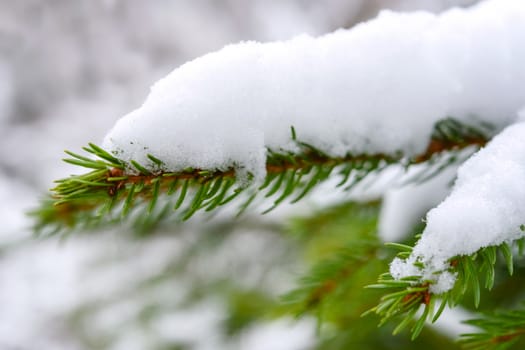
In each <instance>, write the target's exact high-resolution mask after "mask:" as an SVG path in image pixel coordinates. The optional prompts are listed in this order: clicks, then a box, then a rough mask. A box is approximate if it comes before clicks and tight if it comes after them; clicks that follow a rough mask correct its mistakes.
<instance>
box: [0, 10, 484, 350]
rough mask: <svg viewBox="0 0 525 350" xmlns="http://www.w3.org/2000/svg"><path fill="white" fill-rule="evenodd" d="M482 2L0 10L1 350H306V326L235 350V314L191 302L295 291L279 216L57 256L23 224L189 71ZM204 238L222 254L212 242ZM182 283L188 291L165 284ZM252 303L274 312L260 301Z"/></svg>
mask: <svg viewBox="0 0 525 350" xmlns="http://www.w3.org/2000/svg"><path fill="white" fill-rule="evenodd" d="M474 2H475V1H468V0H463V1H461V0H326V1H315V0H250V1H247V0H223V1H215V0H187V1H186V0H171V1H170V0H150V1H142V0H79V1H70V0H17V1H11V0H0V140H1V145H2V147H0V222H1V225H0V305H1V306H0V349H1V350H3V349H19V350H25V349H92V348H93V349H186V348H188V349H308V348H310V347H312V346H313V344H314V334H315V323H314V322H313V321H312V322H310V321H309V320H303V321H301V322H297V323H292V322H290V323H287V322H284V321H282V320H281V321H279V322H270V321H268V322H263V323H258V324H257V325H254V326H250V327H247V328H246V329H244V331H243V332H242V333H241V334H240V335H239V336H237V337H236V338H227V337H225V336H224V333H228V332H234V331H235V324H232V323H231V322H230V323H228V322H227V321H228V318H227V317H228V316H227V313H226V310H227V308H228V306H227V305H225V304H224V302H223V300H222V299H214V298H213V297H206V298H197V297H195V295H196V294H199V293H198V290H199V288H200V290H201V291H209V290H210V289H214V290H217V292H218V293H219V294H220V293H227V290H228V288H229V287H228V283H229V282H225V281H223V280H221V281H218V280H216V278H215V277H216V276H227V275H233V276H235V277H236V282H235V283H236V284H237V285H242V286H244V287H245V289H246V290H250V288H252V289H257V288H261V287H260V286H261V285H265V284H266V285H268V284H270V285H272V286H273V289H274V290H272V291H270V292H271V293H278V292H282V291H283V290H286V288H287V287H289V286H290V283H291V282H289V276H290V275H289V274H290V273H291V272H290V271H293V269H294V264H295V263H294V261H293V254H292V253H290V247H288V246H287V243H286V242H285V241H284V240H283V239H281V238H280V237H279V236H278V235H275V234H274V233H273V232H274V231H276V230H279V225H280V224H281V221H280V219H279V215H275V216H274V217H272V219H267V218H266V217H265V218H262V219H261V218H260V217H257V216H254V217H252V219H251V220H247V221H244V222H242V223H239V225H235V226H232V225H229V224H228V223H223V226H219V227H214V228H213V229H212V228H209V227H208V228H205V227H204V228H201V227H199V228H197V227H188V226H185V227H176V228H173V227H172V228H169V229H167V228H161V229H160V232H158V233H157V234H155V235H154V236H149V237H147V239H140V238H139V237H137V235H133V234H131V233H129V232H121V231H119V230H118V229H116V230H115V229H114V230H111V232H101V233H89V234H86V235H75V236H72V237H68V238H67V239H66V240H64V241H63V242H62V241H60V239H58V238H56V239H55V238H51V239H35V238H33V237H32V233H31V230H30V225H31V223H30V221H29V220H28V219H27V218H26V217H25V215H24V212H25V211H27V210H28V209H30V208H32V207H34V206H35V205H36V204H37V200H38V199H39V198H41V197H42V196H43V194H44V193H45V192H46V190H47V189H48V188H49V187H51V186H52V181H53V180H54V179H57V178H61V177H64V176H67V175H68V174H69V173H71V172H74V171H76V169H73V168H71V167H69V166H68V165H67V164H65V163H63V162H61V160H60V159H61V158H62V151H63V150H64V149H70V150H73V151H78V150H79V149H80V147H81V146H83V145H86V144H87V142H95V143H99V142H100V141H101V140H102V138H103V136H104V134H105V133H106V132H107V131H108V130H109V128H111V126H112V125H113V124H114V122H115V121H116V120H117V119H118V118H119V117H120V116H122V115H124V114H126V113H127V112H129V111H131V110H133V109H134V108H136V107H138V106H139V105H140V104H141V102H142V101H143V100H144V99H145V97H146V95H147V93H148V89H149V86H150V85H151V84H152V83H154V82H155V81H156V80H157V79H159V78H160V77H162V76H164V75H166V74H167V73H168V72H170V71H171V70H173V69H174V68H176V67H177V66H179V65H180V64H182V63H184V62H185V61H187V60H191V59H193V58H195V57H197V56H199V55H202V54H204V53H207V52H210V51H213V50H217V49H219V48H221V47H222V46H224V45H226V44H229V43H235V42H238V41H241V40H259V41H270V40H281V39H286V38H290V37H292V36H294V35H298V34H301V33H309V34H312V35H320V34H323V33H327V32H331V31H333V30H335V29H337V28H341V27H345V28H349V27H351V26H352V25H354V24H355V23H358V22H359V21H363V20H366V19H368V18H371V17H374V16H375V15H376V14H377V12H378V11H379V10H380V9H381V8H391V9H396V10H401V11H412V10H418V9H425V10H430V11H433V12H439V11H442V10H444V9H446V8H448V7H451V6H456V5H461V6H465V5H469V4H472V3H474ZM215 226H217V225H215ZM175 231H176V232H175ZM224 232H228V234H224ZM210 235H216V236H217V237H218V238H217V239H216V241H215V242H212V243H210V240H209V239H204V238H203V237H209V236H210ZM201 239H202V241H203V242H202V243H199V240H201ZM210 244H211V245H210ZM202 245H210V246H209V247H208V248H205V249H204V251H200V250H199V251H197V252H194V255H196V256H197V258H195V256H193V258H192V259H191V263H188V257H187V256H188V254H191V253H192V250H191V249H189V248H188V247H195V246H200V247H202ZM199 254H201V255H203V257H202V259H200V260H199V259H198V257H199ZM272 264H275V265H278V266H279V267H278V268H277V267H276V268H272ZM286 266H288V268H286ZM178 270H184V272H185V273H184V274H182V275H183V276H186V278H184V277H180V278H177V279H174V278H170V276H173V275H175V274H176V273H177V271H178ZM287 271H288V272H287ZM287 273H288V275H287ZM210 276H211V277H210ZM214 278H215V279H214ZM145 281H149V282H148V283H146V282H145ZM268 281H270V283H268ZM195 286H198V288H196V287H195ZM196 291H197V292H196ZM203 293H204V292H203ZM189 295H191V298H189V297H188V296H189ZM242 297H244V298H247V299H248V300H254V301H255V300H256V304H257V305H255V306H253V307H260V308H264V302H263V299H257V298H256V297H254V296H250V295H249V294H247V295H244V296H240V297H239V299H238V300H242ZM192 298H193V299H195V300H197V299H198V302H192V303H189V302H188V299H192ZM183 301H184V302H183ZM181 305H182V306H181ZM184 305H186V306H184ZM250 307H252V306H250ZM225 325H227V326H226V328H227V331H226V332H225V331H224V327H225ZM232 339H234V340H232Z"/></svg>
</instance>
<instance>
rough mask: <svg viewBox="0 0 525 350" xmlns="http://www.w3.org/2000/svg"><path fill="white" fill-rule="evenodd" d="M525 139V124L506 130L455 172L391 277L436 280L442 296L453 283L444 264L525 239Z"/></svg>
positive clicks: (437, 290)
mask: <svg viewBox="0 0 525 350" xmlns="http://www.w3.org/2000/svg"><path fill="white" fill-rule="evenodd" d="M522 114H523V117H525V113H522ZM524 135H525V122H520V123H517V124H514V125H511V126H509V127H508V128H506V129H505V130H504V131H503V132H502V133H501V134H499V135H498V136H496V137H495V138H494V139H493V140H492V141H491V142H490V143H489V144H488V145H487V146H486V147H485V148H483V149H482V150H480V151H479V152H478V153H476V154H475V155H474V156H472V157H471V158H470V159H469V160H467V161H466V162H465V163H464V164H463V165H462V166H461V167H460V168H459V170H458V177H457V180H456V183H455V185H454V188H453V190H452V193H451V194H450V195H449V196H448V197H447V198H446V199H445V200H444V201H443V202H442V203H441V204H440V205H438V206H437V207H436V208H434V209H432V210H431V211H430V212H429V213H428V214H427V225H426V228H425V230H424V232H423V235H422V237H421V239H420V240H419V242H418V243H417V245H416V247H415V248H414V250H413V253H412V256H411V257H410V258H409V259H407V260H406V261H403V260H400V259H396V260H394V261H393V262H392V264H391V267H390V272H391V273H392V275H393V276H394V277H397V278H400V277H404V276H411V275H420V274H423V277H424V279H430V280H436V278H437V280H436V284H435V285H434V286H433V287H432V288H433V291H434V292H435V293H442V292H444V291H447V290H449V289H450V288H452V286H453V283H454V281H455V277H454V276H453V275H452V274H450V273H448V272H446V269H447V268H448V267H449V266H448V263H447V260H448V259H450V258H452V257H454V256H457V255H469V254H472V253H474V252H476V251H477V250H478V249H480V248H482V247H487V246H493V245H498V244H501V243H503V242H511V241H513V240H516V239H518V238H521V237H523V236H524V235H525V232H524V231H525V229H522V227H523V226H522V225H524V224H525V186H523V179H525V142H524V141H523V140H524V138H523V137H524ZM416 260H418V261H421V262H423V263H424V265H425V269H424V270H423V271H419V270H418V268H416V267H415V266H413V263H414V261H416ZM443 271H445V272H443ZM436 273H437V274H436ZM436 276H437V277H436Z"/></svg>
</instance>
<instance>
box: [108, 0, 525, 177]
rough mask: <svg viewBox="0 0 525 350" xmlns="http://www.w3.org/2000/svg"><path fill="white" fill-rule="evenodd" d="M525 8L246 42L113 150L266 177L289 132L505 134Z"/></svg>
mask: <svg viewBox="0 0 525 350" xmlns="http://www.w3.org/2000/svg"><path fill="white" fill-rule="evenodd" d="M523 62H525V3H524V2H523V1H518V0H492V1H487V2H484V3H481V4H480V5H477V6H475V7H473V8H471V9H453V10H449V11H447V12H445V13H442V14H440V15H434V14H430V13H427V12H416V13H408V14H407V13H393V12H389V11H384V12H382V13H381V14H380V15H379V17H378V18H377V19H374V20H371V21H369V22H366V23H363V24H360V25H358V26H356V27H354V28H353V29H351V30H339V31H336V32H334V33H332V34H328V35H324V36H321V37H318V38H313V37H310V36H306V35H304V36H299V37H296V38H294V39H292V40H289V41H284V42H271V43H265V44H262V43H256V42H244V43H240V44H237V45H230V46H227V47H225V48H224V49H222V50H220V51H218V52H215V53H211V54H208V55H205V56H202V57H200V58H198V59H196V60H194V61H191V62H189V63H187V64H184V65H182V66H181V67H180V68H178V69H176V70H174V71H173V72H172V73H170V74H169V75H168V76H167V77H165V78H164V79H161V80H160V81H159V82H157V83H156V84H155V85H154V86H153V87H152V89H151V93H150V95H149V96H148V98H147V99H146V101H145V103H144V104H143V105H142V106H141V107H140V108H139V109H137V110H135V111H133V112H131V113H130V114H128V115H126V116H125V117H123V118H122V119H120V120H119V121H118V122H117V124H116V125H115V127H114V128H113V129H112V130H111V132H110V133H109V134H108V135H107V136H106V138H105V142H104V146H105V147H106V148H109V149H110V150H112V151H114V152H115V153H117V154H118V156H119V157H121V158H122V159H124V160H131V159H133V160H136V161H138V162H139V163H142V164H144V165H146V166H148V165H149V166H153V164H152V163H151V161H149V160H148V158H147V154H152V155H154V156H155V157H157V158H159V159H161V160H163V161H164V162H165V163H166V168H167V169H168V170H171V171H177V170H181V169H184V168H187V167H193V168H201V169H225V168H229V167H235V168H237V169H242V170H244V171H249V172H252V173H253V174H254V175H255V176H256V178H262V177H263V176H264V174H265V161H266V150H267V148H270V149H274V150H291V151H293V150H294V149H295V148H294V147H295V146H294V144H293V143H292V142H291V135H290V127H291V126H294V127H295V129H296V131H297V134H298V137H299V138H300V139H301V140H303V141H305V142H308V143H310V144H312V145H314V146H316V147H318V148H319V149H321V150H323V151H324V152H326V153H328V154H331V155H334V156H340V155H344V154H346V153H347V152H354V153H364V152H366V153H387V154H392V153H394V152H397V151H402V152H404V154H406V155H414V154H417V153H418V152H422V151H423V150H424V149H425V147H426V144H427V142H428V139H429V135H430V133H431V131H432V128H433V125H434V124H435V122H436V121H438V120H440V119H443V118H444V117H446V116H454V117H455V118H458V119H460V120H463V121H465V122H470V123H475V122H476V121H479V120H483V121H488V122H490V123H492V124H494V125H495V126H496V127H498V128H502V127H503V126H505V125H508V124H509V123H510V122H512V121H513V119H514V118H515V115H516V111H517V110H518V109H519V108H520V107H521V106H523V105H524V104H525V65H523Z"/></svg>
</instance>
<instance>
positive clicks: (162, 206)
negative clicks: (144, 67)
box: [33, 119, 488, 232]
mask: <svg viewBox="0 0 525 350" xmlns="http://www.w3.org/2000/svg"><path fill="white" fill-rule="evenodd" d="M290 138H291V141H292V142H294V143H295V145H296V152H275V151H272V150H268V153H267V154H268V155H267V163H266V177H265V179H264V181H262V182H256V181H255V180H254V179H253V178H251V179H250V178H248V179H246V178H245V177H246V176H245V175H244V174H243V173H242V169H240V170H239V169H235V168H229V169H225V170H219V169H212V170H208V169H193V168H187V169H183V170H182V171H178V172H172V171H169V170H168V169H166V166H165V163H164V162H163V161H162V160H160V159H158V158H156V157H155V156H153V155H148V159H149V162H148V164H140V163H138V162H137V161H134V160H131V161H129V162H126V161H124V160H121V159H118V158H117V157H116V156H115V155H112V154H110V153H109V152H107V151H105V150H104V149H102V148H101V147H98V146H96V145H95V144H89V146H88V147H84V151H86V152H88V154H89V155H91V156H92V157H94V158H89V157H87V156H83V155H79V154H76V153H73V152H70V151H66V153H67V154H68V155H69V156H70V158H67V159H64V161H66V162H68V163H70V164H73V165H76V166H80V167H83V168H88V169H92V170H91V171H90V172H88V173H86V174H81V175H75V176H71V177H69V178H65V179H61V180H58V181H57V186H56V187H55V188H53V189H52V196H51V200H48V201H45V202H44V203H43V204H42V206H41V208H40V209H38V210H36V211H34V212H33V215H35V216H36V220H37V223H36V229H37V231H41V232H44V231H45V232H47V231H49V232H55V231H56V230H59V231H60V230H62V229H68V228H74V227H78V228H89V227H91V226H96V225H97V224H104V223H112V222H120V221H122V220H123V219H124V218H126V217H128V216H130V214H131V213H132V212H135V214H134V215H132V216H134V217H135V218H136V217H137V216H139V217H140V216H143V215H149V216H152V217H154V216H155V215H156V214H158V213H162V217H165V216H169V215H170V212H174V214H175V216H176V217H177V218H178V219H182V220H186V219H189V218H190V217H191V216H192V215H193V214H195V213H196V212H198V211H201V212H212V211H214V210H216V209H218V208H219V207H221V206H223V205H225V204H227V203H230V202H236V203H237V204H240V209H239V213H242V211H244V210H245V209H246V208H247V207H248V205H249V204H250V203H252V202H253V201H254V199H255V198H256V196H257V195H259V196H260V197H264V198H268V201H270V203H271V205H270V207H269V208H268V209H266V210H264V212H268V211H270V210H272V209H274V208H275V207H276V206H278V205H279V204H281V203H283V202H284V201H290V202H291V203H295V202H298V201H299V200H301V199H302V198H303V197H305V196H306V195H307V194H308V193H309V192H310V191H311V190H312V189H313V188H315V187H316V186H318V185H319V184H320V183H322V182H324V181H326V180H327V179H329V178H332V177H335V178H337V179H338V185H337V186H338V187H341V188H342V189H344V190H346V191H349V190H351V189H352V188H353V187H354V186H355V185H357V184H359V183H360V182H361V181H363V180H365V179H367V178H368V177H369V176H370V175H372V174H374V175H377V174H379V173H380V172H381V171H382V170H384V169H385V168H386V167H387V166H389V165H391V164H402V165H404V166H406V167H409V166H411V165H414V164H421V163H423V162H426V163H428V164H435V165H436V166H435V167H436V169H438V170H439V169H441V168H443V164H445V165H446V164H450V163H451V161H450V159H454V157H449V158H446V159H447V160H446V162H444V161H443V157H444V156H445V155H447V156H450V155H451V154H457V153H458V152H461V151H462V150H464V149H466V148H468V149H469V150H472V148H474V149H475V148H477V147H480V146H481V145H483V144H485V142H486V140H487V138H488V136H486V133H485V131H484V129H477V128H473V127H467V126H465V125H463V124H460V123H458V122H457V121H455V120H454V119H446V120H443V121H441V122H440V123H438V124H437V125H436V127H435V130H434V133H433V137H432V139H431V141H430V143H429V147H428V148H427V150H426V151H425V152H424V153H422V154H420V155H417V156H415V157H413V158H411V159H408V158H405V157H403V156H402V155H401V154H400V153H399V152H396V153H394V154H391V155H386V154H375V155H373V154H372V155H370V154H361V155H353V154H347V155H345V156H343V157H333V156H329V155H327V154H325V153H323V152H322V151H320V150H319V149H317V148H315V147H314V146H312V145H310V144H308V143H305V142H303V141H300V140H299V139H298V138H297V136H296V131H295V129H294V128H293V127H292V133H291V136H290ZM239 171H240V172H241V174H240V175H239ZM419 180H421V179H419ZM241 194H242V195H241ZM235 198H237V199H235ZM234 199H235V201H234ZM158 219H159V220H160V219H161V217H159V218H158ZM50 228H52V229H51V230H50Z"/></svg>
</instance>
